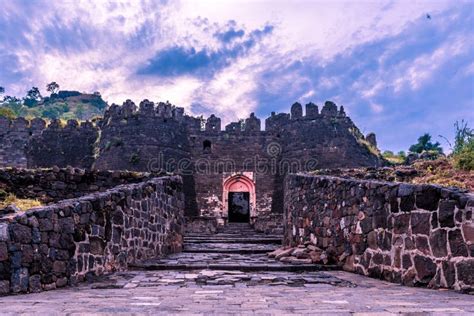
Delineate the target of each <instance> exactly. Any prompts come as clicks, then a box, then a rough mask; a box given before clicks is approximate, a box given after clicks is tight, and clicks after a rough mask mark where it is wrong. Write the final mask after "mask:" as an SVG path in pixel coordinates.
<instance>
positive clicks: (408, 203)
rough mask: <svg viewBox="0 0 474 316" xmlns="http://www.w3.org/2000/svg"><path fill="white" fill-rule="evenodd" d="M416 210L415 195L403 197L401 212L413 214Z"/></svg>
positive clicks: (401, 199)
mask: <svg viewBox="0 0 474 316" xmlns="http://www.w3.org/2000/svg"><path fill="white" fill-rule="evenodd" d="M414 209H415V195H413V194H412V195H408V196H402V197H401V198H400V211H402V212H411V211H412V210H414Z"/></svg>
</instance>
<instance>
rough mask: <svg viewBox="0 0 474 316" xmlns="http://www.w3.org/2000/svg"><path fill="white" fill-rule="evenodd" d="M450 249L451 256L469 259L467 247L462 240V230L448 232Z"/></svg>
mask: <svg viewBox="0 0 474 316" xmlns="http://www.w3.org/2000/svg"><path fill="white" fill-rule="evenodd" d="M448 241H449V247H450V248H451V255H453V256H455V257H457V256H463V257H467V246H466V244H465V243H464V239H463V238H462V234H461V230H460V229H456V230H452V231H449V232H448Z"/></svg>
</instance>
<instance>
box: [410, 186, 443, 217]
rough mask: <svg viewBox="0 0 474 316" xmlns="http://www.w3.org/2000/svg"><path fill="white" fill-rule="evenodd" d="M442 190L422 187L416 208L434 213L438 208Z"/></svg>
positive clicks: (417, 194) (417, 193) (418, 192)
mask: <svg viewBox="0 0 474 316" xmlns="http://www.w3.org/2000/svg"><path fill="white" fill-rule="evenodd" d="M440 196H441V193H440V189H439V188H437V187H434V186H430V185H422V186H421V188H420V190H419V191H417V192H416V206H417V207H418V208H421V209H423V210H429V211H434V210H436V209H437V208H438V202H439V199H440Z"/></svg>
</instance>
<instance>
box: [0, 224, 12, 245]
mask: <svg viewBox="0 0 474 316" xmlns="http://www.w3.org/2000/svg"><path fill="white" fill-rule="evenodd" d="M8 240H10V235H9V234H8V224H7V223H0V242H2V241H8Z"/></svg>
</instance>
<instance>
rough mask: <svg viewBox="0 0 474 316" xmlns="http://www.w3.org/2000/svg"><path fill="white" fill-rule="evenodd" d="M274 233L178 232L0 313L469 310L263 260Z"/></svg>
mask: <svg viewBox="0 0 474 316" xmlns="http://www.w3.org/2000/svg"><path fill="white" fill-rule="evenodd" d="M279 240H281V239H280V236H266V235H261V234H256V233H255V232H254V231H253V230H251V229H250V228H249V227H248V226H242V225H235V226H228V227H226V229H225V230H224V231H221V232H219V234H217V235H200V234H193V235H188V236H186V237H185V251H184V252H183V253H180V254H174V255H172V256H169V257H167V258H164V259H155V260H149V261H146V262H143V263H141V264H139V265H137V266H136V269H137V270H132V271H128V272H120V273H114V274H110V275H106V276H103V277H101V278H100V279H98V280H95V281H94V283H91V284H81V285H79V286H78V287H75V288H66V289H61V290H55V291H50V292H42V293H38V294H28V295H18V296H8V297H0V314H1V315H4V314H7V315H8V314H18V313H21V314H45V315H54V314H61V315H62V314H71V315H75V314H90V313H94V314H117V313H119V314H120V313H123V314H153V315H174V314H183V315H236V314H237V315H242V314H243V315H248V314H258V315H304V314H311V315H314V314H318V315H320V314H331V315H334V314H336V315H350V314H356V315H357V314H361V315H392V314H399V313H403V314H410V315H415V314H416V315H418V314H424V313H427V314H439V315H446V314H453V315H458V314H474V299H473V296H470V295H465V294H459V293H456V292H454V291H448V290H439V291H436V290H429V289H422V288H409V287H403V286H400V285H397V284H393V283H388V282H384V281H380V280H375V279H370V278H366V277H363V276H360V275H356V274H351V273H346V272H343V271H319V270H320V269H319V268H320V267H318V266H315V265H305V264H289V263H282V262H277V261H274V260H273V259H269V258H268V257H267V256H266V255H265V254H264V250H265V252H266V251H267V250H268V251H272V250H274V249H276V248H278V247H279V246H280V243H279Z"/></svg>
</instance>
